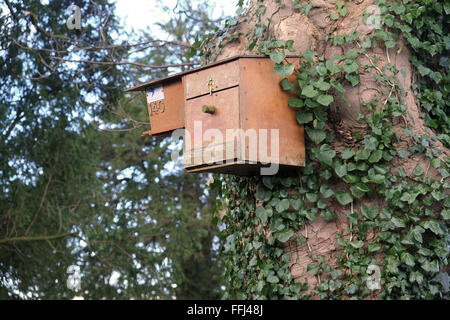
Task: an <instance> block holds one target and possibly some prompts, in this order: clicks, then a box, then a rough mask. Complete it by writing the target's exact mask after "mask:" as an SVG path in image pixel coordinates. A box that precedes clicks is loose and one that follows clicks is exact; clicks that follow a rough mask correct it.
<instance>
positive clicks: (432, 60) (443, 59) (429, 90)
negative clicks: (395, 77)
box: [375, 0, 450, 147]
mask: <svg viewBox="0 0 450 320" xmlns="http://www.w3.org/2000/svg"><path fill="white" fill-rule="evenodd" d="M375 3H376V4H377V5H378V6H379V7H380V9H381V10H382V12H385V13H384V14H383V20H382V22H383V24H384V25H386V26H387V27H389V28H392V29H393V30H396V31H398V32H400V33H401V35H402V37H403V38H404V39H405V40H406V41H407V43H408V44H409V46H410V48H411V49H412V51H413V57H412V59H411V62H412V64H413V65H414V66H415V67H416V70H417V71H418V72H417V74H418V76H419V80H418V81H417V82H416V83H415V84H414V87H413V88H414V89H415V90H416V97H417V98H418V100H419V101H420V105H421V107H422V108H423V109H424V110H425V111H426V112H424V113H423V116H424V117H425V120H426V123H427V125H428V126H429V127H431V128H434V129H436V130H438V132H440V133H442V134H443V137H442V138H441V139H442V141H443V142H444V143H445V144H446V145H447V147H448V146H450V139H449V136H448V135H449V134H450V118H449V117H448V115H449V114H450V96H449V93H450V74H449V63H450V62H449V61H450V60H449V59H450V36H449V35H448V32H446V31H447V30H449V28H450V24H449V21H450V4H449V2H448V1H439V0H431V1H430V0H426V1H424V0H421V1H392V2H391V1H386V0H377V1H375ZM392 45H396V44H395V43H393V44H392ZM397 48H398V50H402V47H401V45H400V44H397Z"/></svg>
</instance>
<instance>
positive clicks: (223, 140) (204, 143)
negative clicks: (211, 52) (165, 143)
mask: <svg viewBox="0 0 450 320" xmlns="http://www.w3.org/2000/svg"><path fill="white" fill-rule="evenodd" d="M188 83H189V81H188V80H186V84H188ZM185 108H186V127H185V128H186V131H185V142H184V143H185V157H184V161H185V163H184V165H185V168H191V167H197V166H203V165H210V164H213V163H217V162H226V161H234V160H235V159H236V158H238V154H237V151H238V148H237V145H238V137H239V136H235V135H232V134H230V133H231V132H229V131H228V132H227V130H230V129H237V128H239V88H238V87H232V88H229V89H226V90H222V91H219V92H214V93H211V94H209V93H208V94H206V95H203V96H200V97H196V98H192V99H189V100H186V105H185Z"/></svg>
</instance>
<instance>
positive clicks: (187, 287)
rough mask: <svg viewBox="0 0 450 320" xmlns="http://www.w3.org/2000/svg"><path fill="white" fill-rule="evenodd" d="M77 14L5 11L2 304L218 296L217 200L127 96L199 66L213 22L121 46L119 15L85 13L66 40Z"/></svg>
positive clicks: (16, 5) (104, 10)
mask: <svg viewBox="0 0 450 320" xmlns="http://www.w3.org/2000/svg"><path fill="white" fill-rule="evenodd" d="M71 4H72V2H71V1H50V2H49V4H48V5H43V4H41V3H39V2H36V1H10V0H6V1H4V2H3V3H1V4H0V10H2V11H1V12H0V17H1V18H0V19H1V23H0V28H1V29H2V30H1V31H2V32H1V36H0V45H1V54H0V59H1V67H0V78H1V82H2V84H3V85H2V88H1V89H0V97H1V99H0V101H1V102H0V123H1V127H2V128H4V129H3V130H2V132H1V134H2V141H1V143H0V154H1V161H0V184H1V187H2V193H1V195H0V226H1V227H0V232H1V238H0V297H1V298H25V297H27V298H56V299H58V298H71V297H73V296H74V295H81V296H84V297H85V298H156V297H159V298H172V297H174V296H175V297H177V298H216V297H218V294H219V290H220V278H219V277H218V275H219V274H220V264H219V262H218V259H217V251H216V250H214V248H213V244H214V241H217V239H216V238H215V236H214V235H215V228H214V227H213V226H212V224H211V223H210V220H211V217H210V206H211V201H212V199H214V195H213V194H211V193H205V192H204V179H205V178H204V177H203V176H188V177H186V176H184V175H183V174H182V172H181V171H180V170H177V168H176V167H175V168H170V167H165V164H166V163H167V162H168V161H169V158H170V157H169V155H170V149H169V147H171V146H170V145H169V143H168V142H167V141H165V140H154V139H151V138H143V137H141V136H140V134H141V133H142V131H143V130H144V129H148V128H145V126H147V114H146V111H145V107H144V106H145V98H144V97H143V96H138V97H131V96H128V95H125V94H124V93H123V90H124V89H125V88H127V87H129V86H130V85H131V84H132V83H134V82H135V80H136V79H137V78H141V79H143V80H149V79H150V78H156V77H160V76H163V75H166V74H167V72H168V68H172V69H173V70H175V71H176V70H177V68H185V67H188V66H191V65H193V64H194V63H195V61H194V62H192V60H189V59H188V56H189V54H188V53H189V50H190V42H192V41H193V38H194V34H195V32H196V31H197V30H205V29H208V28H210V26H211V24H213V23H215V22H214V21H212V20H210V19H209V18H208V11H207V10H206V7H205V6H199V7H196V8H197V9H195V8H194V9H195V10H197V12H196V14H195V18H196V21H195V25H196V27H193V24H194V22H193V20H192V19H191V18H190V17H188V16H187V15H186V13H187V12H189V11H187V12H182V11H180V12H179V13H178V14H176V15H174V18H173V19H172V20H170V21H169V22H168V23H167V25H161V28H162V29H163V30H164V31H165V32H167V34H168V36H169V38H171V40H165V41H162V40H158V39H155V38H154V37H152V35H151V34H142V35H140V36H134V37H131V36H130V37H129V39H130V41H129V42H117V41H116V39H117V38H118V36H119V35H124V31H123V30H122V29H121V26H120V25H119V23H118V21H117V18H116V17H115V13H114V5H113V4H111V3H109V2H107V1H96V2H94V1H91V2H85V1H78V2H77V1H76V2H75V4H76V5H78V6H79V7H80V8H81V12H82V28H81V30H68V29H67V26H66V19H67V18H68V14H67V12H66V9H67V8H68V7H69V6H70V5H71ZM188 6H191V5H190V2H189V1H185V2H182V3H180V7H179V8H185V7H186V8H190V7H188ZM195 10H194V11H195ZM198 19H200V20H198ZM202 28H203V29H202ZM113 35H114V36H113ZM132 41H134V42H132ZM178 70H179V69H178ZM131 77H133V80H131V79H130V78H131ZM70 265H77V266H79V267H80V271H81V276H82V278H81V288H82V291H81V292H73V291H71V290H69V289H68V288H67V286H66V280H67V278H68V274H67V268H68V267H69V266H70ZM114 279H115V281H113V280H114ZM200 287H201V288H203V289H202V290H199V288H200Z"/></svg>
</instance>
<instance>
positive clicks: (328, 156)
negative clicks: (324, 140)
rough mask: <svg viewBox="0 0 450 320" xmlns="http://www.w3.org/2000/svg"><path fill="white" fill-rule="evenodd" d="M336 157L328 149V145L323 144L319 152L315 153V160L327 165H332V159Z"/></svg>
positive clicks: (334, 152) (332, 151) (334, 153)
mask: <svg viewBox="0 0 450 320" xmlns="http://www.w3.org/2000/svg"><path fill="white" fill-rule="evenodd" d="M335 156H336V151H334V150H333V149H331V148H330V146H329V145H327V144H323V145H321V146H320V149H319V152H318V153H317V158H318V159H319V160H320V162H322V163H325V164H327V165H329V166H330V167H331V166H332V164H333V158H334V157H335Z"/></svg>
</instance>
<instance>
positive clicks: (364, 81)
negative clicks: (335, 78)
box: [214, 0, 450, 289]
mask: <svg viewBox="0 0 450 320" xmlns="http://www.w3.org/2000/svg"><path fill="white" fill-rule="evenodd" d="M310 2H311V3H312V8H311V10H310V12H309V14H308V15H305V14H304V13H303V12H301V11H300V10H295V9H294V8H293V1H288V0H284V1H282V3H283V4H284V6H283V7H279V4H278V3H275V2H274V1H265V2H264V5H265V6H266V11H265V13H264V14H263V15H262V16H261V21H267V19H271V22H270V24H269V27H268V29H267V30H266V39H270V38H275V39H277V40H285V41H286V40H294V45H293V47H294V48H295V50H296V54H298V55H300V54H302V53H303V52H304V51H305V50H306V49H311V50H314V51H315V52H316V53H317V56H322V55H323V56H325V59H329V58H330V57H332V56H333V55H335V54H343V55H345V54H346V53H347V52H348V51H349V50H352V49H353V50H355V51H358V50H359V48H358V42H357V43H354V42H351V43H349V44H345V45H342V46H331V45H329V44H327V42H326V41H324V38H325V37H326V36H328V37H329V36H332V35H344V34H351V33H353V32H355V31H356V32H359V33H360V36H359V37H360V40H362V39H363V38H364V36H366V35H371V34H373V32H374V29H373V28H371V27H369V26H367V25H366V24H365V23H363V15H364V12H365V11H366V10H367V9H368V8H369V7H370V6H373V5H374V2H373V1H371V0H357V1H353V2H345V6H346V7H347V8H348V14H347V15H346V16H345V17H344V18H341V19H338V20H336V21H333V20H331V19H330V13H332V12H333V11H335V10H336V2H337V1H335V0H330V1H324V0H312V1H310ZM302 3H303V2H302ZM257 8H258V1H256V0H255V1H253V2H252V4H251V5H250V8H249V9H248V11H247V13H246V14H245V15H243V16H242V17H241V20H240V22H239V23H238V24H237V25H236V26H235V27H233V28H232V29H230V30H229V31H228V33H229V34H239V37H238V38H237V39H236V40H234V41H233V42H231V43H228V44H226V45H225V46H224V47H223V48H222V49H221V52H220V53H219V54H218V55H217V56H215V57H214V59H215V60H221V59H225V58H228V57H231V56H235V55H245V54H255V52H249V51H248V50H247V47H248V45H249V40H248V38H247V37H246V34H247V33H248V32H250V31H251V30H253V28H254V27H255V22H254V21H253V22H251V23H247V21H246V18H247V17H248V16H251V15H252V14H253V13H254V12H255V10H257ZM359 43H361V41H359ZM380 43H381V42H380ZM374 55H376V56H378V58H379V62H378V66H377V67H373V68H372V71H371V72H364V71H363V70H362V67H360V69H361V70H359V74H360V77H361V79H360V84H359V85H357V86H355V87H353V86H351V85H350V84H349V83H348V82H344V79H343V81H342V84H343V85H344V87H345V89H346V93H345V97H346V99H347V100H348V101H349V102H350V106H348V105H347V103H346V102H345V101H343V99H339V96H338V95H335V97H334V98H335V102H334V103H333V104H332V105H331V106H330V110H329V118H330V121H329V123H328V129H329V130H330V131H331V132H332V133H333V135H334V136H335V138H336V139H335V140H334V141H333V142H332V143H331V146H332V147H333V148H334V150H336V151H341V150H343V149H344V148H346V147H350V148H352V147H354V146H355V145H356V144H357V143H358V142H360V140H359V141H358V140H357V139H356V138H355V133H357V132H363V134H362V136H364V131H365V130H367V129H368V128H367V126H366V125H365V123H364V122H363V123H361V121H358V120H357V117H358V114H360V113H361V114H365V113H367V108H366V107H365V106H364V105H363V104H364V103H369V102H371V101H372V99H373V98H374V97H377V98H378V104H377V106H376V107H377V108H383V107H384V105H385V103H386V101H387V100H388V98H389V97H390V96H391V95H392V88H389V87H386V88H385V89H386V90H385V91H384V92H386V93H383V91H382V88H381V87H380V83H379V82H377V81H376V78H375V77H376V74H377V73H379V72H380V70H379V69H380V68H382V67H383V66H384V65H386V64H388V63H391V64H394V65H396V67H397V68H398V69H399V70H402V71H403V72H404V74H403V75H404V76H402V75H401V74H400V73H399V74H398V76H397V81H398V83H399V84H400V85H401V86H402V87H403V88H404V90H405V93H404V95H403V97H402V98H403V100H404V102H405V104H406V106H407V112H406V113H405V114H409V115H410V116H403V117H398V118H397V119H394V120H393V121H394V123H393V131H394V132H395V133H396V135H397V137H398V138H399V141H400V142H399V143H398V144H397V145H396V148H397V149H398V150H400V149H405V148H407V147H408V146H410V145H412V143H413V141H412V138H411V137H407V136H406V135H405V133H404V129H405V128H406V127H407V126H408V125H411V126H412V130H413V134H414V135H416V136H419V137H420V136H424V135H425V134H428V135H429V136H430V137H433V136H434V134H433V132H430V130H429V129H428V128H427V127H426V126H425V124H424V121H423V120H422V118H420V107H419V106H418V105H417V102H416V100H415V98H414V92H413V90H412V87H411V84H412V83H413V79H414V76H415V75H414V70H413V68H412V66H411V64H410V62H409V58H410V56H411V52H410V50H409V49H408V47H407V45H406V43H405V42H404V41H402V40H401V37H400V40H399V41H397V45H396V46H395V47H394V48H391V49H387V48H385V47H384V46H382V44H380V45H379V46H378V47H376V48H373V49H368V51H366V53H365V54H363V55H361V56H360V58H359V62H360V63H361V66H364V65H374V64H373V61H372V60H371V57H373V56H374ZM286 107H288V106H286ZM435 148H439V149H441V150H442V151H443V153H442V154H441V155H440V157H441V158H444V157H445V156H449V155H450V152H449V150H448V149H446V148H445V147H444V146H443V145H442V144H441V143H440V142H439V141H437V142H436V146H435ZM307 152H308V151H307ZM417 165H419V166H421V167H422V169H423V170H424V172H426V174H427V175H428V176H429V177H434V178H437V177H439V172H438V171H437V170H436V169H435V168H433V167H432V166H431V167H430V162H429V159H428V158H427V157H426V156H425V155H424V154H420V155H413V156H411V157H407V158H406V159H402V158H395V159H393V160H392V161H391V162H390V163H389V166H390V167H391V170H392V172H394V173H395V172H397V170H398V168H400V167H402V168H403V169H404V170H405V171H406V174H407V176H408V177H412V176H413V172H414V169H415V168H416V166H417ZM334 187H335V189H340V190H345V189H346V188H347V186H346V185H345V184H344V183H342V185H336V186H334ZM384 201H385V199H382V198H376V199H372V200H367V199H366V198H363V200H362V201H359V200H357V199H355V201H354V202H353V203H352V204H351V206H350V205H347V206H345V208H344V207H343V206H341V205H339V204H338V203H334V205H333V204H331V210H333V211H334V212H335V213H336V214H337V216H338V219H336V220H331V221H326V220H325V219H324V218H323V217H322V216H319V217H317V218H316V219H315V220H314V221H313V222H311V223H308V224H307V225H306V227H304V228H302V229H300V230H298V231H297V235H302V236H303V237H305V238H307V239H308V241H307V242H306V243H304V244H303V245H299V244H298V243H297V241H296V238H297V237H293V238H292V240H290V241H289V242H288V243H287V245H286V249H287V251H288V252H289V253H290V254H291V262H290V270H291V274H292V276H293V278H294V279H295V280H296V281H302V282H307V283H308V286H309V288H310V289H313V288H314V287H316V285H317V284H318V281H320V279H318V278H317V277H315V276H312V275H310V274H309V273H307V265H308V264H310V263H313V262H314V261H313V260H312V259H311V258H310V255H309V252H310V251H311V252H312V253H314V254H316V255H319V256H323V257H325V261H326V262H327V263H328V264H330V265H332V266H336V265H337V258H338V256H339V255H340V253H341V252H340V251H339V249H338V245H337V238H336V234H338V233H340V234H344V235H345V234H347V233H346V229H347V227H348V226H349V223H348V221H347V218H346V215H345V214H346V213H349V212H353V211H356V210H359V209H360V207H361V205H362V204H365V205H366V206H369V205H375V206H377V207H378V208H379V209H381V208H382V207H383V203H384ZM257 202H258V200H257V199H255V203H257ZM375 238H376V234H374V233H373V232H372V234H370V236H369V237H368V239H367V240H366V241H368V242H371V241H372V240H373V239H375ZM379 259H380V261H379V262H380V264H381V263H382V256H381V255H380V257H379Z"/></svg>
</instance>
